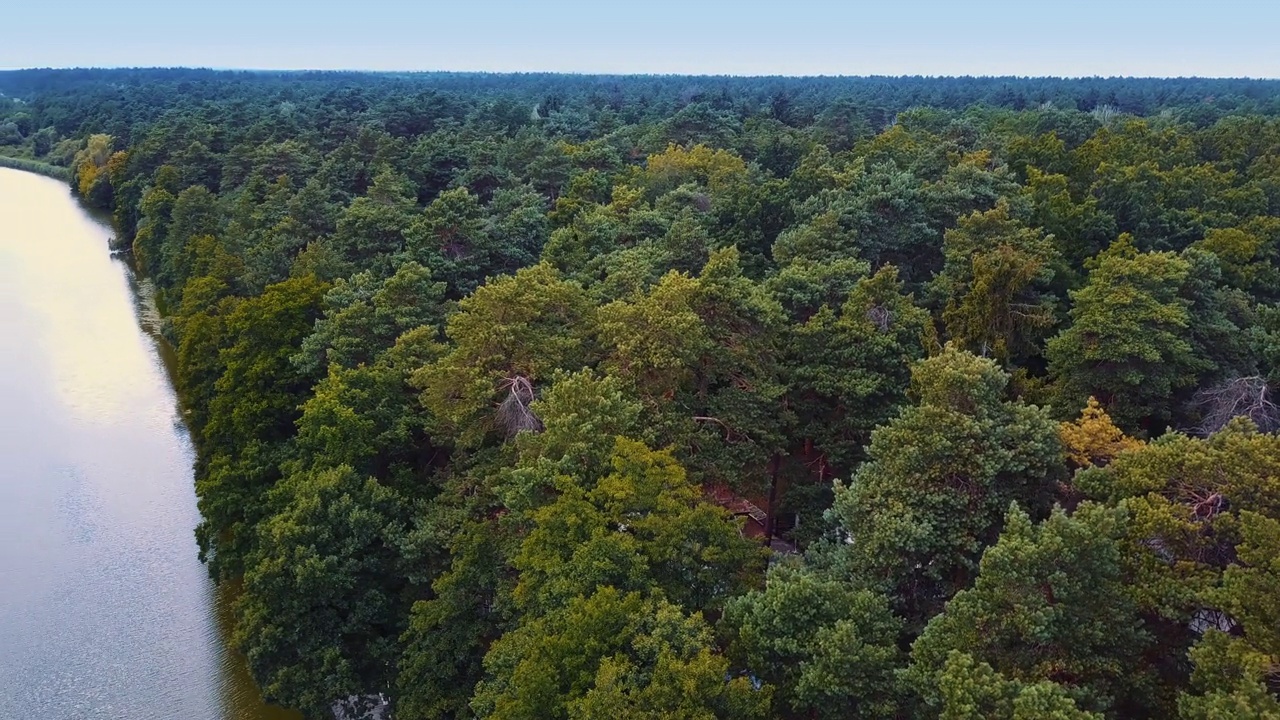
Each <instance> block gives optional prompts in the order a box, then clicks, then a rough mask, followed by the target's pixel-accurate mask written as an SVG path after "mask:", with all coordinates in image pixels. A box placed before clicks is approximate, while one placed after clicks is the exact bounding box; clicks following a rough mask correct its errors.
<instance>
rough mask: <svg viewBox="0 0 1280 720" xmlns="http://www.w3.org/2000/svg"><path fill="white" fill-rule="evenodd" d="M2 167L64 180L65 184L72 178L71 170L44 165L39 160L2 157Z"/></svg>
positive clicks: (0, 158)
mask: <svg viewBox="0 0 1280 720" xmlns="http://www.w3.org/2000/svg"><path fill="white" fill-rule="evenodd" d="M0 167H5V168H9V169H11V170H22V171H24V172H30V173H36V174H38V175H44V176H45V177H51V178H54V179H55V180H62V181H64V182H65V181H67V180H69V179H70V178H71V170H70V169H69V168H64V167H60V166H58V165H50V164H49V163H42V162H40V161H39V160H28V159H27V158H16V157H9V156H7V155H0Z"/></svg>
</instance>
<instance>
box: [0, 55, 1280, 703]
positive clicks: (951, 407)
mask: <svg viewBox="0 0 1280 720" xmlns="http://www.w3.org/2000/svg"><path fill="white" fill-rule="evenodd" d="M0 93H2V95H0V163H8V164H12V165H25V166H26V167H29V168H40V167H44V168H62V169H63V170H62V172H65V173H66V174H67V175H68V176H69V178H70V184H71V186H72V188H73V189H74V191H75V192H77V193H78V194H79V195H81V196H82V197H83V198H84V199H85V200H86V201H87V202H88V203H90V204H91V205H93V206H96V207H100V208H103V209H105V210H108V211H110V212H111V213H113V215H114V219H115V223H116V225H117V229H118V239H117V241H116V244H117V248H116V249H118V250H120V251H121V252H124V253H126V254H129V255H131V257H132V260H133V262H134V263H135V264H136V266H137V268H138V270H139V272H140V273H142V275H143V276H144V277H145V278H147V280H148V281H149V282H151V283H153V284H154V286H155V288H156V295H157V298H158V303H159V306H160V309H161V311H162V313H163V315H164V318H165V319H164V333H165V335H166V336H167V337H168V338H169V339H170V340H171V341H172V343H173V344H174V346H175V347H176V349H177V350H176V357H177V360H176V367H175V376H176V384H177V387H178V391H179V394H180V397H181V400H182V405H183V408H184V415H185V418H186V420H187V423H188V425H189V427H190V430H191V433H192V436H193V438H194V442H195V445H196V449H197V461H196V467H195V476H196V489H197V493H198V496H199V504H200V510H201V513H202V516H203V522H202V523H201V525H200V526H199V528H198V529H197V530H196V534H197V537H198V540H199V544H200V548H201V554H202V558H203V559H204V560H205V561H206V562H207V564H208V567H209V570H210V572H211V573H212V574H213V576H214V577H215V578H217V579H218V580H219V581H220V582H224V583H229V584H234V585H235V586H236V587H238V588H239V598H238V602H237V606H236V623H237V628H236V642H237V644H238V645H239V647H240V648H241V649H242V650H243V651H244V653H245V654H246V655H247V657H248V659H249V662H250V666H251V668H252V671H253V674H254V676H255V678H256V680H257V681H258V682H259V684H260V685H261V687H262V688H263V690H264V692H265V694H266V695H267V696H268V697H269V698H271V699H272V700H274V701H275V702H278V703H281V704H283V705H286V706H289V707H294V708H298V709H301V710H302V711H304V713H306V715H307V716H308V717H311V718H323V717H327V716H329V713H330V707H331V705H332V703H333V702H334V700H335V699H337V698H345V697H348V696H353V695H354V696H363V695H373V696H376V695H378V694H380V693H381V694H385V695H386V696H387V697H389V698H390V699H391V701H392V702H393V704H394V713H395V716H396V718H398V720H419V719H426V718H470V717H477V718H501V719H504V720H535V719H539V720H540V719H547V718H563V719H565V720H582V719H586V718H654V719H656V718H689V719H694V718H698V719H709V718H796V719H800V718H886V719H889V718H919V719H934V718H945V719H946V720H962V719H978V718H984V719H985V718H995V719H1010V720H1012V719H1017V720H1031V719H1032V718H1051V719H1057V720H1083V719H1085V718H1153V719H1154V718H1169V717H1178V718H1182V719H1183V720H1226V719H1228V718H1233V719H1234V718H1254V719H1259V720H1261V719H1263V718H1268V719H1275V718H1280V436H1278V435H1277V434H1276V432H1277V431H1278V430H1280V409H1277V405H1276V402H1277V400H1276V399H1275V392H1276V389H1277V388H1278V387H1280V82H1267V81H1247V80H1239V81H1234V80H1195V79H1184V80H1137V79H1079V80H1060V79H1014V78H951V79H945V78H936V79H935V78H809V79H799V78H790V79H789V78H715V77H591V76H556V75H515V76H508V75H484V74H408V75H391V74H355V73H294V74H289V73H230V72H213V71H200V70H118V71H95V70H71V71H51V70H46V71H39V70H32V71H21V72H13V73H0Z"/></svg>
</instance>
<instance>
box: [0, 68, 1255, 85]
mask: <svg viewBox="0 0 1280 720" xmlns="http://www.w3.org/2000/svg"><path fill="white" fill-rule="evenodd" d="M42 70H43V71H54V72H58V71H76V70H97V71H104V72H111V71H129V70H203V71H207V72H225V73H282V74H302V73H333V74H356V75H556V76H566V77H616V78H625V77H647V78H711V79H726V78H728V79H743V80H753V79H759V80H768V79H790V80H875V79H889V80H900V79H909V78H917V79H926V80H949V79H978V80H1237V81H1239V80H1244V81H1251V82H1275V81H1280V77H1268V76H1250V75H1016V74H1011V75H990V74H982V75H975V74H972V73H967V74H955V75H947V74H926V73H910V74H900V75H888V74H876V73H873V74H865V75H858V74H831V75H828V74H789V73H778V74H773V75H765V74H739V73H712V72H702V73H699V72H689V73H676V72H653V73H646V72H601V71H590V70H456V69H455V70H444V69H434V70H426V69H382V70H378V69H362V68H307V67H290V68H269V67H260V68H255V67H229V66H228V67H220V66H213V65H64V66H27V67H0V72H3V73H10V72H35V71H42Z"/></svg>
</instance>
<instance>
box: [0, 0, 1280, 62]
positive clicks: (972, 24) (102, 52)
mask: <svg viewBox="0 0 1280 720" xmlns="http://www.w3.org/2000/svg"><path fill="white" fill-rule="evenodd" d="M4 5H5V6H6V7H5V8H4V10H3V11H0V68H21V67H87V66H93V67H121V66H146V67H153V66H197V67H217V68H247V69H353V70H461V71H494V72H506V71H524V72H531V71H556V72H583V73H660V74H668V73H679V74H711V75H715V74H730V75H1024V76H1026V75H1058V76H1093V75H1103V76H1161V77H1171V76H1189V75H1197V76H1205V77H1263V78H1280V0H1269V1H1268V0H1202V1H1200V2H1189V1H1186V0H1162V1H1152V0H1110V1H1108V2H1102V1H1100V0H1058V1H1057V2H1048V1H1046V0H1021V1H1013V0H983V1H971V2H965V1H963V0H952V1H950V2H947V1H943V0H876V1H874V2H867V1H864V0H843V1H841V0H827V1H825V2H822V1H819V0H780V1H775V2H750V1H749V0H739V1H738V2H726V1H722V0H703V1H698V0H685V1H683V2H676V1H673V0H647V1H646V0H629V1H628V0H623V1H621V2H618V1H614V2H609V1H608V0H597V1H596V2H584V1H580V0H556V1H550V0H547V1H543V2H536V1H526V2H511V1H509V0H451V1H448V2H433V1H431V0H400V1H399V2H397V1H394V0H359V1H355V0H351V1H348V2H334V1H333V0H309V1H307V2H300V1H298V0H188V1H185V2H184V1H183V0H111V1H110V2H102V1H101V0H98V2H87V1H85V0H45V1H44V2H35V0H8V1H7V2H5V3H4Z"/></svg>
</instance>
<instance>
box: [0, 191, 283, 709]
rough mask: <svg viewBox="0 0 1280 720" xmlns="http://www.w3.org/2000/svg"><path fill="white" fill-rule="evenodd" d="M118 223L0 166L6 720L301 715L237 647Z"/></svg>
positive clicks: (187, 456)
mask: <svg viewBox="0 0 1280 720" xmlns="http://www.w3.org/2000/svg"><path fill="white" fill-rule="evenodd" d="M111 232H112V231H111V229H110V227H109V226H108V225H106V224H104V223H103V222H102V221H100V220H98V219H95V218H93V217H91V216H90V215H89V214H88V213H87V212H85V210H84V209H83V208H82V207H81V206H80V205H79V204H78V203H77V202H76V201H75V200H74V198H73V197H72V196H71V194H70V192H69V191H68V189H67V186H66V184H65V183H62V182H59V181H57V180H51V179H48V178H44V177H40V176H37V175H31V174H27V173H22V172H18V171H15V170H7V169H3V168H0V719H3V720H11V719H12V720H18V719H19V718H42V719H44V720H116V719H120V720H126V719H127V720H174V719H181V720H285V719H288V718H294V717H296V716H294V715H293V714H291V713H285V712H283V711H281V710H279V709H278V708H272V707H269V706H266V705H265V704H263V702H262V700H261V696H260V694H259V693H258V690H257V688H256V687H254V685H253V682H252V681H251V680H250V679H249V677H248V673H247V671H246V668H245V665H244V660H243V658H242V657H241V656H239V655H238V654H237V653H235V652H233V651H232V650H230V649H229V647H228V641H227V627H226V623H227V615H228V609H227V605H228V599H227V597H226V593H224V592H221V591H219V590H218V589H217V588H216V587H215V586H214V584H213V583H212V582H211V581H210V580H209V578H208V576H207V574H206V572H205V569H204V567H203V566H202V565H201V564H200V563H199V561H198V560H197V559H196V543H195V536H194V534H193V532H192V531H193V528H194V527H195V526H196V523H197V522H198V521H199V514H198V512H197V510H196V498H195V491H194V488H193V484H192V475H191V461H192V448H191V442H190V438H189V436H188V434H187V431H186V428H185V427H184V426H183V424H182V422H181V418H180V417H179V414H178V412H177V409H176V398H175V396H174V392H173V387H172V384H171V382H170V378H169V375H168V371H167V367H166V364H165V355H164V353H165V352H166V351H167V350H166V348H164V347H163V346H162V344H161V343H159V342H158V341H157V339H156V337H155V336H154V335H152V334H151V333H150V332H148V330H147V329H146V328H145V325H146V324H147V322H146V319H147V317H148V316H149V315H150V313H147V312H144V310H143V303H141V302H140V301H139V299H138V297H139V296H138V293H137V292H136V286H135V281H134V277H133V274H132V272H131V271H130V269H129V268H128V267H127V265H126V264H125V263H123V262H121V261H120V260H117V259H113V258H112V257H111V256H110V253H109V252H108V249H107V240H108V238H109V237H110V235H111Z"/></svg>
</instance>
